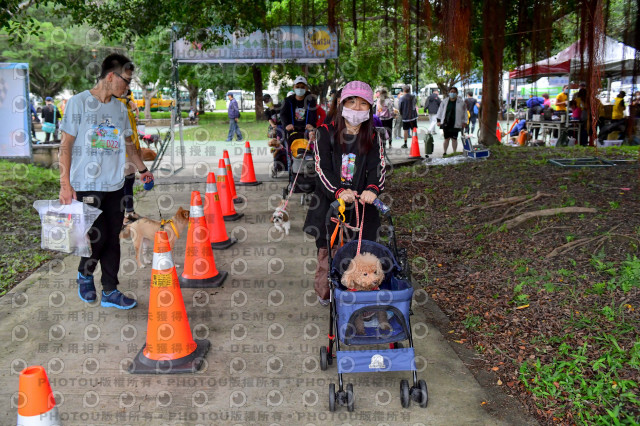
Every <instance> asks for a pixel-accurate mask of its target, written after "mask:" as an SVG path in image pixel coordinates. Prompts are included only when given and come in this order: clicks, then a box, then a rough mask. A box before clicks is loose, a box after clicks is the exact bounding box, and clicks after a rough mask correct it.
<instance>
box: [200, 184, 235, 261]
mask: <svg viewBox="0 0 640 426" xmlns="http://www.w3.org/2000/svg"><path fill="white" fill-rule="evenodd" d="M204 200H205V201H204V217H205V219H206V220H207V226H208V228H209V241H211V248H212V249H214V250H224V249H226V248H229V247H231V246H232V245H234V244H235V243H237V242H238V240H236V239H235V238H229V236H228V235H227V228H226V227H225V224H224V218H223V217H222V207H220V197H219V196H218V188H217V187H216V175H215V174H214V173H213V172H211V173H209V175H208V176H207V190H206V193H205V198H204Z"/></svg>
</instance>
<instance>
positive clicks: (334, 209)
mask: <svg viewBox="0 0 640 426" xmlns="http://www.w3.org/2000/svg"><path fill="white" fill-rule="evenodd" d="M373 205H374V206H375V207H376V208H377V209H378V211H379V212H380V214H381V215H382V216H384V217H386V218H390V217H391V208H390V207H389V206H387V205H386V204H385V203H383V202H382V201H380V199H379V198H376V199H375V200H374V201H373ZM339 207H340V200H335V201H334V202H333V203H331V205H330V206H329V210H328V211H327V216H326V220H325V223H327V224H328V223H329V222H330V221H331V218H332V217H334V216H337V215H338V214H339V210H338V208H339Z"/></svg>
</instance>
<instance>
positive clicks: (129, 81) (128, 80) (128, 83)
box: [113, 71, 131, 86]
mask: <svg viewBox="0 0 640 426" xmlns="http://www.w3.org/2000/svg"><path fill="white" fill-rule="evenodd" d="M113 73H114V74H115V75H117V76H118V77H120V78H121V79H122V81H124V82H125V83H127V86H130V85H131V79H128V78H124V77H123V76H121V75H120V74H118V73H117V72H115V71H114V72H113Z"/></svg>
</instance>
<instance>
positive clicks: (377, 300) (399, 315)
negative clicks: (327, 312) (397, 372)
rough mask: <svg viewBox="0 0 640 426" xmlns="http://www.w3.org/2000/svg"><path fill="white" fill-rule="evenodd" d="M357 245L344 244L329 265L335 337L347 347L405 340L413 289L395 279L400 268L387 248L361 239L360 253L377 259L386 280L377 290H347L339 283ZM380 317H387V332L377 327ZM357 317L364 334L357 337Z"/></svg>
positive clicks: (355, 242) (405, 282)
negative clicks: (333, 300)
mask: <svg viewBox="0 0 640 426" xmlns="http://www.w3.org/2000/svg"><path fill="white" fill-rule="evenodd" d="M357 244H358V242H357V241H351V242H349V243H347V244H345V245H344V246H343V247H342V248H341V249H340V250H338V252H337V253H336V256H335V258H334V259H333V262H332V268H331V277H332V281H333V284H334V286H335V304H336V315H337V320H338V324H337V325H338V330H337V336H338V338H339V339H340V341H341V342H343V343H344V344H346V345H369V344H380V343H392V342H398V341H401V340H406V339H408V336H409V333H410V323H409V311H410V309H411V299H412V297H413V287H412V286H411V284H410V283H409V282H407V281H404V280H401V279H399V278H398V277H397V276H396V274H397V273H398V272H399V270H400V268H399V266H398V264H397V263H396V261H395V259H394V258H393V255H392V254H391V251H390V250H389V249H388V248H387V247H385V246H383V245H380V244H377V243H374V242H372V241H366V240H363V241H362V245H361V249H360V251H361V253H371V254H373V255H375V256H376V257H378V259H380V262H381V264H382V268H383V270H384V271H385V279H384V281H383V283H382V284H381V285H380V289H379V290H378V291H350V290H348V289H346V288H345V287H343V286H342V284H341V283H340V278H341V276H342V273H343V272H344V271H345V270H346V268H347V267H348V266H349V262H350V261H351V259H352V258H353V257H354V256H355V254H356V251H357V248H358V246H357ZM381 314H382V315H384V316H386V319H387V321H388V323H389V326H390V329H384V330H383V329H381V328H380V322H379V320H380V319H381V317H380V315H381ZM359 317H362V322H363V325H364V333H360V334H358V333H357V326H356V323H357V321H358V319H360V318H359Z"/></svg>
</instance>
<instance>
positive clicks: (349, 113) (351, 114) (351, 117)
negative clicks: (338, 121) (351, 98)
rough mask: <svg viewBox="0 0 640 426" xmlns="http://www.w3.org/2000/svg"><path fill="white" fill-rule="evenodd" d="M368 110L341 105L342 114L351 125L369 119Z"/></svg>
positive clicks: (356, 124)
mask: <svg viewBox="0 0 640 426" xmlns="http://www.w3.org/2000/svg"><path fill="white" fill-rule="evenodd" d="M369 111H370V110H368V109H367V110H364V111H356V110H355V109H351V108H347V107H342V116H343V117H344V119H345V120H347V121H348V122H349V124H351V125H352V126H358V125H360V124H362V123H364V122H365V121H367V120H368V119H369Z"/></svg>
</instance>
